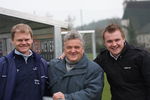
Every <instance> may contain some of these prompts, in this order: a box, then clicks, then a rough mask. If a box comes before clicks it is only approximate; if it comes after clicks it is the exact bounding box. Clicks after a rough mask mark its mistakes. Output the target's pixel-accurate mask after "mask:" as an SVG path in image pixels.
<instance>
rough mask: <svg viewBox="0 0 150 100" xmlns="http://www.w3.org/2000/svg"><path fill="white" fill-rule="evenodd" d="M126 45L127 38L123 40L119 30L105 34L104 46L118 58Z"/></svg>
mask: <svg viewBox="0 0 150 100" xmlns="http://www.w3.org/2000/svg"><path fill="white" fill-rule="evenodd" d="M124 43H125V38H123V36H122V35H121V32H120V31H119V30H116V31H114V32H112V33H109V32H108V31H106V32H105V33H104V45H105V47H106V48H107V49H108V51H109V52H110V53H111V54H112V55H113V56H117V55H119V54H120V53H121V51H122V49H123V48H124Z"/></svg>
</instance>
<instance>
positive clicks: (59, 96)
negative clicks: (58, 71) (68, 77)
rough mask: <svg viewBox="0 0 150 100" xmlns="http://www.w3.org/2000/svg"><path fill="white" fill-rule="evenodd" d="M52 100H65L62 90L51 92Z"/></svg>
mask: <svg viewBox="0 0 150 100" xmlns="http://www.w3.org/2000/svg"><path fill="white" fill-rule="evenodd" d="M53 100H65V96H64V94H63V93H62V92H57V93H54V94H53Z"/></svg>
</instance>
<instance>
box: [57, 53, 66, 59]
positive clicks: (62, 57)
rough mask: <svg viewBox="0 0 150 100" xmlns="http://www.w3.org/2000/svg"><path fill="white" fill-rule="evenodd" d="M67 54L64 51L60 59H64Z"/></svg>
mask: <svg viewBox="0 0 150 100" xmlns="http://www.w3.org/2000/svg"><path fill="white" fill-rule="evenodd" d="M65 56H66V55H65V53H64V52H63V53H62V55H60V56H59V57H58V59H64V57H65Z"/></svg>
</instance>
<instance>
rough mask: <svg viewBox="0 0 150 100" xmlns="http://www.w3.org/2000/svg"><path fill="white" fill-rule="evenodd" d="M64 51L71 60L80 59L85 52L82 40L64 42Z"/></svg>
mask: <svg viewBox="0 0 150 100" xmlns="http://www.w3.org/2000/svg"><path fill="white" fill-rule="evenodd" d="M64 53H65V55H66V57H67V59H68V60H69V61H70V62H77V61H79V60H80V59H81V58H82V56H83V53H84V49H83V44H82V42H81V41H80V40H79V39H72V40H68V41H66V42H64Z"/></svg>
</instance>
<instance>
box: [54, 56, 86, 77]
mask: <svg viewBox="0 0 150 100" xmlns="http://www.w3.org/2000/svg"><path fill="white" fill-rule="evenodd" d="M87 63H88V58H87V57H86V56H85V55H84V56H83V57H82V58H81V60H80V61H79V62H78V63H77V64H76V65H75V66H74V68H73V69H72V70H71V71H69V72H67V71H66V61H65V59H63V60H62V61H61V62H60V63H58V65H57V66H55V67H56V69H58V70H60V71H61V72H63V73H66V72H67V74H66V75H67V76H68V75H74V74H81V73H84V71H83V70H84V69H85V68H86V67H87Z"/></svg>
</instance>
